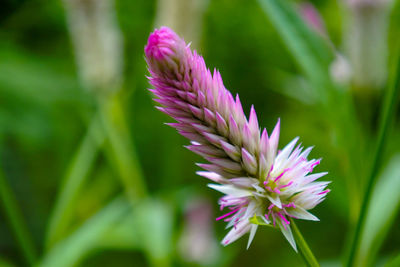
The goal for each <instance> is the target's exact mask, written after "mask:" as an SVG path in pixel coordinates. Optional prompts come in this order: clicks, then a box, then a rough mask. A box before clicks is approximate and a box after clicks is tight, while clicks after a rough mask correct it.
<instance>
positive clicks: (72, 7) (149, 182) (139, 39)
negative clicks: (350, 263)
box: [0, 0, 400, 266]
mask: <svg viewBox="0 0 400 267" xmlns="http://www.w3.org/2000/svg"><path fill="white" fill-rule="evenodd" d="M280 2H281V1H269V0H265V1H264V0H260V1H256V0H249V1H240V0H229V1H228V0H208V1H202V0H196V1H195V0H191V1H185V0H160V1H150V0H148V1H140V0H116V1H115V3H113V1H107V0H101V1H96V0H73V1H72V0H71V1H68V0H65V1H64V2H63V1H61V0H59V1H44V0H3V1H2V2H1V8H0V164H1V165H0V178H1V181H0V187H1V192H0V194H1V204H2V205H1V209H0V266H29V265H34V264H38V265H39V266H244V265H246V266H302V264H303V263H302V262H301V258H300V256H299V255H298V254H296V253H295V252H294V251H293V250H292V249H291V247H290V246H289V245H288V243H287V241H286V240H285V239H284V238H283V237H282V235H281V233H280V232H279V231H277V230H273V229H271V228H267V227H265V228H261V229H260V228H259V231H258V233H257V235H256V237H255V239H254V241H253V243H252V245H251V247H250V249H249V250H246V249H245V247H246V242H247V240H246V238H242V239H240V240H239V241H237V242H235V243H234V244H232V245H230V246H228V247H223V246H221V245H219V241H220V240H222V238H223V236H224V235H225V233H226V230H225V229H224V227H225V225H224V224H223V223H222V222H216V221H215V219H214V218H215V217H218V216H219V214H220V213H219V211H218V206H217V205H216V202H217V199H218V198H219V197H220V196H221V195H220V194H219V193H218V192H215V191H213V190H210V189H209V188H207V187H206V184H207V183H208V181H206V180H205V179H203V178H201V177H198V176H196V174H195V172H196V171H197V170H199V168H198V167H196V165H195V164H194V163H195V162H203V161H204V160H202V159H201V158H200V157H199V156H197V155H194V154H193V153H191V152H190V151H188V150H186V149H185V148H184V147H183V146H184V145H186V144H188V141H187V140H186V139H184V138H183V137H181V136H179V135H178V134H177V133H176V132H175V131H174V130H173V129H172V128H170V127H168V126H165V125H163V123H164V122H171V120H170V119H169V118H168V117H167V116H165V115H163V114H161V113H160V112H158V111H157V110H156V109H155V108H154V104H153V102H152V100H151V96H150V94H149V92H148V91H147V90H146V89H147V88H149V85H148V82H147V79H146V77H145V76H146V75H148V73H147V70H146V64H145V60H144V53H143V48H144V46H145V44H146V41H147V37H148V35H149V34H150V32H152V31H153V29H154V27H158V26H160V25H163V24H166V25H169V26H170V27H172V28H173V29H174V30H176V31H177V32H178V33H180V34H182V35H183V36H184V38H185V40H186V41H187V42H190V41H193V43H192V47H193V48H195V49H197V50H198V51H199V53H200V54H202V55H203V56H204V58H205V61H206V63H207V65H208V67H210V68H214V67H215V68H217V69H219V70H220V71H221V74H222V77H223V79H224V84H225V86H226V87H227V88H228V89H229V90H230V91H231V92H232V93H233V94H236V93H239V95H240V98H241V101H242V103H243V106H244V110H245V111H247V112H246V113H247V114H248V111H249V110H250V106H251V105H252V104H254V105H255V108H256V110H257V114H258V118H259V122H260V125H261V126H262V127H266V128H267V129H268V131H271V130H272V128H273V126H274V125H275V123H276V121H277V119H278V118H280V119H281V125H282V127H281V140H280V148H282V147H283V146H284V145H285V144H286V143H288V142H289V141H290V140H292V139H293V138H294V137H296V136H300V138H301V139H300V140H301V142H302V143H303V145H304V146H315V148H314V150H313V152H312V153H311V155H310V156H311V157H312V158H319V157H322V158H323V161H322V164H321V165H320V166H319V167H318V169H317V171H328V172H329V174H328V175H327V176H326V178H325V180H330V181H332V183H331V185H330V186H329V187H330V189H331V190H332V191H331V193H329V194H328V197H327V199H326V201H324V202H323V203H322V204H320V205H319V206H318V207H316V208H315V209H314V210H313V211H312V212H313V213H314V214H315V215H316V216H318V217H319V218H320V220H321V221H320V222H303V221H299V222H298V225H299V227H300V229H301V230H302V233H303V235H304V236H305V238H306V239H307V241H308V243H309V245H310V246H311V248H312V249H313V251H314V254H315V255H316V257H317V258H318V259H319V260H320V262H321V264H322V265H323V266H340V265H341V261H342V259H343V257H344V255H345V252H346V249H347V248H348V247H347V246H348V245H346V242H347V241H348V239H349V238H350V237H349V236H348V235H349V234H350V230H351V227H352V226H353V225H354V223H355V221H356V218H357V211H358V209H359V205H360V199H361V192H362V189H363V186H364V184H365V177H366V175H367V172H368V171H369V166H370V165H371V160H372V157H373V155H372V154H373V146H374V142H375V140H376V132H377V125H378V122H377V121H378V117H379V109H380V107H381V104H380V103H381V102H380V101H381V99H382V98H383V97H382V96H383V95H384V92H385V90H386V88H387V86H388V84H389V82H388V81H390V77H391V76H390V71H388V69H390V68H387V66H388V65H389V66H390V63H391V61H390V60H389V61H387V60H386V59H393V58H395V57H394V56H392V55H394V53H395V49H396V47H395V45H394V43H395V42H394V41H393V42H392V40H394V39H395V36H396V33H398V32H397V27H398V25H399V24H398V22H399V21H400V13H399V11H398V10H399V9H398V3H397V2H396V3H395V2H390V1H386V2H387V3H386V2H385V1H381V2H385V3H384V4H376V6H374V5H372V7H371V6H368V7H365V6H362V4H360V3H358V5H357V4H354V3H353V4H351V3H345V2H346V1H333V0H323V1H321V0H320V1H313V4H314V8H315V9H314V8H312V6H310V4H311V3H310V2H307V3H305V2H298V1H295V2H291V1H288V2H283V1H282V3H280ZM348 2H357V1H348ZM358 2H363V1H362V0H359V1H358ZM364 2H368V1H364ZM379 5H381V6H379ZM360 6H361V7H360ZM302 7H303V8H306V7H307V8H309V9H307V10H309V12H308V11H307V12H308V13H307V12H306V11H304V10H305V9H302ZM310 8H311V9H310ZM301 10H303V12H302V11H301ZM310 10H311V11H310ZM365 10H367V11H365ZM310 12H311V13H310ZM363 12H364V13H363ZM318 13H319V15H320V16H321V17H322V19H323V20H324V21H325V23H324V24H325V26H324V25H323V24H321V23H319V22H318V20H316V21H317V22H316V21H315V20H313V18H317V17H318ZM310 16H311V17H310ZM363 16H364V17H363ZM307 19H309V20H310V21H314V24H313V25H314V26H315V27H316V28H318V29H322V30H321V31H320V32H318V31H316V30H315V29H314V28H313V25H311V27H310V25H309V23H307ZM375 20H376V21H375ZM371 21H374V22H376V23H371ZM367 22H370V23H371V25H376V28H377V29H374V27H371V25H369V24H368V23H367ZM311 24H312V23H311ZM363 27H364V28H363ZM354 36H356V37H354ZM352 37H354V38H352ZM357 37H359V39H357ZM363 38H366V39H363ZM368 38H369V39H368ZM381 39H382V42H383V43H380V42H379V41H376V40H381ZM102 42H104V43H105V45H104V47H102ZM99 47H100V48H99ZM85 49H86V50H85ZM80 50H82V51H80ZM360 51H361V52H360ZM371 51H373V52H371ZM339 52H340V56H341V57H342V59H343V60H342V61H339V63H338V64H336V65H333V64H334V63H335V62H336V63H337V62H338V58H340V56H338V55H339V54H338V53H339ZM358 52H360V53H361V55H358V56H357V55H355V54H357V53H358ZM363 53H364V54H363ZM373 53H375V54H374V55H371V54H373ZM85 55H86V56H87V57H89V59H87V60H86V59H82V58H84V57H85ZM90 56H92V58H90ZM96 59H97V61H96ZM360 60H365V62H359V61H360ZM368 60H370V61H368ZM110 61H112V62H111V63H110ZM114 61H115V62H114ZM113 62H114V63H113ZM96 64H97V65H96ZM102 64H104V65H105V66H106V67H104V68H102V66H103V65H102ZM333 66H336V69H335V67H333ZM360 66H361V67H360ZM363 66H364V67H365V66H370V67H369V68H362V67H363ZM96 67H97V68H96ZM357 68H361V70H359V69H357ZM382 68H383V70H382ZM378 72H379V73H380V72H382V73H381V74H379V73H378ZM88 73H89V74H88ZM90 73H92V74H93V73H94V74H93V75H90ZM360 73H361V74H360ZM108 74H109V75H110V77H108V76H107V75H108ZM358 74H359V75H358ZM375 74H376V75H375ZM357 75H358V76H357ZM374 75H375V76H374ZM102 77H107V79H106V78H104V81H103V80H102V79H101V78H102ZM359 77H361V78H359ZM368 79H369V80H368ZM366 80H367V81H366ZM371 80H372V81H371ZM397 114H398V112H397ZM399 137H400V131H399V121H398V120H397V121H396V124H395V127H394V130H393V131H391V132H390V134H389V137H388V138H387V141H386V142H387V144H389V145H388V146H387V147H388V149H386V150H385V153H384V154H383V155H382V162H383V164H382V168H381V170H382V172H380V173H381V174H382V175H381V176H382V178H383V179H384V178H385V177H387V176H388V177H389V178H387V179H392V180H391V181H392V182H391V183H392V185H393V186H392V187H390V186H389V189H382V190H383V193H382V194H381V195H380V196H377V199H378V200H379V199H380V200H381V201H383V202H379V203H383V204H382V206H380V207H378V209H377V210H378V211H377V213H378V214H379V212H381V214H380V215H379V216H378V215H376V216H374V215H373V216H371V218H375V219H377V221H381V224H382V225H383V226H381V224H379V223H376V222H374V221H371V223H370V226H369V227H371V228H368V229H373V230H371V231H370V232H369V233H371V236H370V237H369V238H370V239H368V238H367V237H365V238H363V240H367V241H365V242H366V244H365V246H366V248H365V250H364V254H362V253H361V254H360V255H361V256H360V257H359V264H360V265H359V266H367V265H372V266H376V265H375V264H384V263H385V262H386V261H387V260H388V259H390V258H391V257H392V256H395V255H396V254H399V251H400V228H399V227H398V225H399V223H400V217H399V215H398V214H397V211H398V207H399V204H398V203H400V201H399V199H398V198H399V197H398V196H397V195H398V190H399V189H400V185H399V182H398V180H399V179H400V171H399V168H400V164H399V162H400V160H399V158H398V157H394V158H393V156H394V155H396V153H398V151H399V149H400V141H399V140H400V138H399ZM389 162H391V165H390V164H388V163H389ZM387 166H389V167H387ZM388 168H389V169H388ZM385 171H386V172H385ZM393 177H394V178H393ZM393 181H395V182H393ZM396 182H397V184H396ZM396 188H397V189H396ZM390 189H392V191H393V190H395V193H394V194H395V195H394V196H393V197H389V196H386V198H385V197H383V196H385V195H386V194H390V192H389V191H390ZM385 190H389V191H385ZM379 197H380V198H379ZM382 197H383V198H384V199H383V200H382ZM385 199H387V200H385ZM385 201H390V203H392V206H393V207H392V206H390V205H389V210H385V209H384V208H382V207H383V206H384V207H386V202H385ZM382 211H384V213H383V214H382ZM54 229H56V230H54ZM384 237H387V238H385V239H384ZM368 240H372V241H371V242H370V243H368V242H369V241H368ZM363 242H364V241H363ZM371 244H372V245H371ZM366 251H367V252H366ZM376 254H377V255H379V256H377V257H375V255H376ZM371 255H373V256H371ZM369 257H370V258H369Z"/></svg>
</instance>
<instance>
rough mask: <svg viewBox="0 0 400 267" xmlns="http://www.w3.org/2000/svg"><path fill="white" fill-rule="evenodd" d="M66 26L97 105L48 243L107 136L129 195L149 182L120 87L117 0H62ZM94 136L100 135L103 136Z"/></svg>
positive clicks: (142, 191)
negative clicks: (145, 176)
mask: <svg viewBox="0 0 400 267" xmlns="http://www.w3.org/2000/svg"><path fill="white" fill-rule="evenodd" d="M63 2H64V6H65V10H66V17H67V23H68V29H69V31H70V36H71V41H72V44H73V48H74V53H75V57H76V61H77V65H78V71H79V75H80V78H81V81H82V84H83V85H84V86H85V87H86V88H87V89H89V90H90V91H92V93H93V95H94V97H95V99H96V100H97V104H98V110H97V111H96V113H95V114H94V116H93V118H92V122H91V123H90V129H89V130H88V134H87V136H86V137H85V138H84V139H83V141H82V143H81V145H80V148H78V150H77V152H76V154H75V156H74V159H76V160H73V161H71V163H70V166H69V168H68V171H69V173H68V174H67V175H66V177H65V179H64V181H63V184H62V187H61V190H60V193H59V195H58V197H57V200H56V204H55V207H54V210H53V212H52V216H51V218H50V223H49V227H48V233H47V241H46V242H47V248H49V247H51V246H52V245H53V244H54V243H55V242H56V241H58V240H60V239H61V238H62V237H63V234H65V231H66V230H67V227H68V225H69V222H70V219H71V217H72V215H73V210H74V209H73V207H74V206H75V205H76V203H75V201H76V198H77V196H78V195H79V192H80V190H81V188H82V185H83V184H84V182H85V179H86V178H87V176H88V175H87V174H88V171H89V170H90V167H91V166H92V165H93V164H94V162H95V158H96V157H95V156H96V154H97V152H98V150H99V149H100V148H101V147H102V144H103V143H104V141H108V142H106V144H107V147H106V148H107V149H105V150H104V151H105V153H106V155H107V159H108V160H109V161H110V163H111V164H112V165H113V167H114V169H115V170H116V171H117V173H118V176H119V178H120V179H121V183H122V184H123V186H124V189H125V191H126V194H127V196H128V197H129V199H130V200H132V201H135V200H137V199H138V198H141V197H143V196H145V195H146V186H145V184H144V182H143V179H142V174H141V170H140V167H139V164H138V163H137V159H136V155H135V154H134V153H135V152H134V150H135V147H134V145H133V144H132V142H131V140H130V138H131V134H130V132H129V128H128V127H127V125H126V119H125V115H124V110H123V107H122V103H121V99H120V95H119V93H120V92H119V89H120V88H121V83H122V68H123V47H122V35H121V32H120V30H119V27H118V25H117V19H116V13H115V9H114V1H113V0H64V1H63ZM96 139H101V141H100V142H99V141H98V140H96Z"/></svg>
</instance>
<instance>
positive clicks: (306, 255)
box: [290, 219, 319, 267]
mask: <svg viewBox="0 0 400 267" xmlns="http://www.w3.org/2000/svg"><path fill="white" fill-rule="evenodd" d="M290 225H291V228H292V230H293V235H294V239H295V240H296V244H297V246H298V248H299V252H300V255H301V257H302V258H303V260H304V262H305V263H306V265H307V266H310V267H319V263H318V261H317V259H316V258H315V256H314V254H313V253H312V251H311V249H310V247H309V246H308V245H307V242H306V240H305V239H304V237H303V235H302V234H301V232H300V230H299V228H297V225H296V223H295V222H294V220H292V219H290Z"/></svg>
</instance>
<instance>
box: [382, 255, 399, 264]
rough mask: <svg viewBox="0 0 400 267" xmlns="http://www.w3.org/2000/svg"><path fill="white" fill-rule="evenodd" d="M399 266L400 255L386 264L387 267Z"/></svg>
mask: <svg viewBox="0 0 400 267" xmlns="http://www.w3.org/2000/svg"><path fill="white" fill-rule="evenodd" d="M398 266H400V254H399V255H397V256H395V257H394V258H393V259H390V260H389V261H388V262H387V263H386V264H385V267H398Z"/></svg>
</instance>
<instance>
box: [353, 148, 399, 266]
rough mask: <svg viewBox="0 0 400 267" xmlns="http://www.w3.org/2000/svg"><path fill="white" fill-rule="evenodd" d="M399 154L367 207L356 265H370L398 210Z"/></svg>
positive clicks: (389, 166) (383, 175)
mask: <svg viewBox="0 0 400 267" xmlns="http://www.w3.org/2000/svg"><path fill="white" fill-rule="evenodd" d="M399 188H400V154H397V155H395V156H394V157H393V158H392V160H391V161H390V162H389V164H388V166H387V167H386V169H385V170H384V172H383V173H382V175H381V177H380V178H379V181H378V183H377V184H376V187H375V190H374V192H373V195H372V198H371V202H370V205H369V207H368V212H367V219H366V223H365V228H364V231H363V233H362V237H361V246H360V248H359V251H358V253H357V255H358V257H357V265H358V266H367V265H371V264H372V263H373V261H374V259H375V256H376V254H377V253H378V250H379V248H380V246H381V245H382V242H383V240H384V238H385V236H386V235H387V233H388V231H389V230H390V227H391V226H392V224H393V222H394V219H395V217H396V214H397V212H398V210H399V208H400V194H399Z"/></svg>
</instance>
